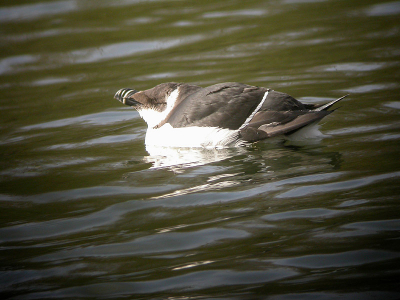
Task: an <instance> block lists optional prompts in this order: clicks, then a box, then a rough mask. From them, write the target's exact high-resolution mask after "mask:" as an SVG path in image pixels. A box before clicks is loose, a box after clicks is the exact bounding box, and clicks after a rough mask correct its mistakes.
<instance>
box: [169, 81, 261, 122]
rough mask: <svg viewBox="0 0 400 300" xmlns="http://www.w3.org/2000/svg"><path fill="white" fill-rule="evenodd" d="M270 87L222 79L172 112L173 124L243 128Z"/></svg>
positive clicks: (199, 91)
mask: <svg viewBox="0 0 400 300" xmlns="http://www.w3.org/2000/svg"><path fill="white" fill-rule="evenodd" d="M266 91H267V89H266V88H262V87H255V86H250V85H245V84H240V83H230V82H228V83H220V84H216V85H212V86H209V87H206V88H203V89H200V90H198V91H196V92H195V93H193V94H191V95H189V96H188V97H186V99H184V100H183V101H182V102H181V103H180V104H179V105H178V106H177V107H176V109H175V111H174V112H173V113H172V114H171V115H170V117H169V118H168V120H167V123H169V124H171V126H172V127H187V126H200V127H205V126H206V127H220V128H228V129H233V130H234V129H239V128H240V126H241V125H242V124H243V123H244V122H245V121H246V119H247V118H248V117H249V116H250V115H251V113H252V112H253V111H254V110H255V108H256V107H257V105H258V104H259V103H260V102H261V101H262V99H263V97H264V94H265V92H266Z"/></svg>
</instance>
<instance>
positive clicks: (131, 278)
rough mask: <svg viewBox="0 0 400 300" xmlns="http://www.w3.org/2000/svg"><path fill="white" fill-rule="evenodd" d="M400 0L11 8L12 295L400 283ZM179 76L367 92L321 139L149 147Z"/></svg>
mask: <svg viewBox="0 0 400 300" xmlns="http://www.w3.org/2000/svg"><path fill="white" fill-rule="evenodd" d="M399 15H400V2H399V1H387V2H385V1H384V2H382V1H377V0H372V1H355V0H351V1H336V0H322V1H321V0H318V1H315V0H314V1H312V0H306V1H295V0H270V1H260V0H254V1H167V0H164V1H162V0H160V1H135V0H117V1H108V0H102V1H92V0H85V1H74V0H60V1H44V0H42V1H36V0H34V1H19V2H18V3H11V2H10V3H8V4H2V6H1V7H0V24H1V27H0V32H1V35H0V95H1V102H0V103H1V105H0V114H1V118H0V153H1V160H0V206H1V208H0V212H1V218H0V244H1V248H0V255H1V265H0V293H1V294H2V295H3V297H2V299H5V298H10V299H55V298H57V299H86V298H87V299H94V298H105V299H116V298H128V299H189V298H191V299H274V300H275V299H280V300H281V299H285V300H286V299H398V298H399V297H400V289H399V286H398V278H399V277H400V274H399V273H400V268H399V266H400V243H399V239H400V235H399V232H400V214H399V209H398V205H399V183H400V181H399V177H400V160H399V146H400V144H399V140H400V122H399V115H400V97H399V95H400V87H399V78H400V72H399V66H400V23H399V21H398V19H399ZM166 81H177V82H188V83H192V84H198V85H201V86H207V85H209V84H213V83H217V82H225V81H237V82H243V83H247V84H253V85H259V86H264V87H268V88H272V89H275V90H278V91H282V92H286V93H289V94H291V95H293V96H295V97H296V98H298V99H300V100H302V101H304V102H308V103H323V102H324V101H328V100H333V99H336V98H338V97H340V96H342V95H344V94H347V93H350V96H349V97H347V98H346V99H345V100H343V101H342V102H341V104H340V105H337V106H340V108H339V109H338V110H336V111H335V112H334V113H333V114H331V115H329V116H328V117H327V118H325V119H324V121H323V122H322V123H321V126H320V131H321V133H322V135H321V136H320V137H319V138H318V139H313V140H307V141H304V140H303V141H287V140H284V139H280V138H278V139H274V140H271V141H266V142H260V143H257V144H255V145H253V146H251V147H247V148H239V149H220V150H204V149H178V150H170V151H166V150H163V151H161V152H155V154H154V153H149V152H148V151H146V148H145V146H144V136H145V132H146V126H145V123H144V122H143V120H141V119H140V117H139V115H138V114H137V113H136V112H135V111H134V110H132V109H130V108H129V107H123V106H122V105H121V104H120V103H119V102H118V101H116V100H114V99H113V95H114V93H115V92H116V91H117V90H118V89H120V88H123V87H132V88H135V89H138V90H141V89H147V88H151V87H153V86H154V85H156V84H159V83H161V82H166Z"/></svg>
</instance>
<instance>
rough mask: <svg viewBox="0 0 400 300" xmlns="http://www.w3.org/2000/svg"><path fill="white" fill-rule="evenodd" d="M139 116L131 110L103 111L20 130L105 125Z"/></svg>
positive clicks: (25, 127)
mask: <svg viewBox="0 0 400 300" xmlns="http://www.w3.org/2000/svg"><path fill="white" fill-rule="evenodd" d="M136 118H139V115H138V114H137V113H133V112H132V110H128V109H124V110H123V111H105V112H100V113H94V114H89V115H82V116H78V117H72V118H66V119H60V120H55V121H50V122H45V123H40V124H35V125H29V126H24V127H21V129H22V130H32V129H46V128H57V127H63V126H69V125H76V124H90V125H107V124H113V123H118V122H122V121H127V120H132V119H136Z"/></svg>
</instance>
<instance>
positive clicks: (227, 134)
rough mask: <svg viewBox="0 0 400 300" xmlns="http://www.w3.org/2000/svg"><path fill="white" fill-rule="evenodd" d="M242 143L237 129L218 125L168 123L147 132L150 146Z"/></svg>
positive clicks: (208, 146)
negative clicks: (187, 125) (196, 125)
mask: <svg viewBox="0 0 400 300" xmlns="http://www.w3.org/2000/svg"><path fill="white" fill-rule="evenodd" d="M241 144H244V143H243V141H241V140H240V139H239V132H238V131H237V130H230V129H222V128H217V127H183V128H173V127H172V126H171V125H170V124H168V123H167V124H165V125H163V126H162V127H160V128H158V129H154V128H150V127H149V128H148V130H147V133H146V145H148V146H163V147H188V148H195V147H202V148H224V147H232V146H239V145H241Z"/></svg>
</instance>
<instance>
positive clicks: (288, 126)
mask: <svg viewBox="0 0 400 300" xmlns="http://www.w3.org/2000/svg"><path fill="white" fill-rule="evenodd" d="M346 96H347V95H346ZM346 96H343V97H341V98H339V99H337V100H334V101H331V102H329V103H327V104H322V105H321V104H304V103H301V102H300V101H298V100H296V99H294V98H293V97H291V96H289V95H288V94H285V93H281V92H277V91H274V90H271V89H267V88H264V87H257V86H251V85H247V84H242V83H236V82H227V83H219V84H215V85H211V86H208V87H205V88H202V87H200V86H196V85H191V84H186V83H175V82H168V83H162V84H159V85H157V86H155V87H153V88H151V89H148V90H144V91H136V90H134V89H130V88H124V89H120V90H119V91H118V92H117V93H116V94H115V96H114V98H115V99H117V100H119V101H121V102H122V103H124V104H126V105H129V106H132V107H134V108H135V109H136V110H137V111H138V112H139V114H140V116H141V117H142V118H143V119H144V120H145V121H146V123H147V125H148V129H147V133H146V139H145V143H146V146H160V147H203V148H222V147H235V146H242V145H246V144H249V143H253V142H256V141H259V140H263V139H267V138H270V137H275V136H278V135H290V134H293V133H295V132H296V131H298V130H299V129H302V128H304V127H305V126H308V125H310V124H315V123H318V121H320V120H321V119H322V118H324V117H325V116H327V115H329V114H330V113H331V112H332V111H333V110H328V109H329V108H330V107H331V106H332V105H333V104H335V103H336V102H338V101H340V100H342V99H343V98H344V97H346Z"/></svg>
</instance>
